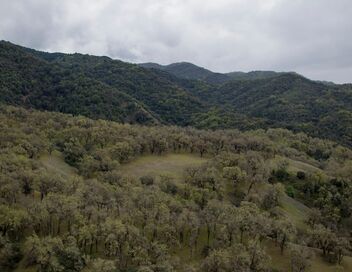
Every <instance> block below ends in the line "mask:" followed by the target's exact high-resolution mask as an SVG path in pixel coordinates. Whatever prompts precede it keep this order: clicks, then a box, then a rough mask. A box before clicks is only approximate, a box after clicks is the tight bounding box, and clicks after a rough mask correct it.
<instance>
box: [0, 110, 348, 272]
mask: <svg viewBox="0 0 352 272" xmlns="http://www.w3.org/2000/svg"><path fill="white" fill-rule="evenodd" d="M0 120H1V121H0V150H1V152H0V169H1V174H0V234H1V235H0V266H1V269H2V270H11V269H13V268H14V267H16V266H18V264H19V263H21V265H23V266H25V267H35V268H36V269H38V271H81V270H82V269H86V271H87V270H88V271H99V270H101V271H140V272H141V271H193V270H194V271H209V272H210V271H225V272H226V271H271V263H270V257H269V256H268V254H267V252H266V250H265V243H266V242H267V241H272V242H273V243H274V244H276V245H277V247H278V248H280V250H281V252H282V253H285V252H286V251H287V250H290V252H291V256H292V260H291V266H292V271H305V269H306V268H307V267H309V263H310V260H311V255H310V251H307V250H306V249H305V246H306V245H308V246H309V247H315V248H319V249H321V250H322V254H324V255H325V256H326V258H327V259H328V260H329V261H331V262H335V263H341V262H342V260H343V256H344V255H346V254H349V253H348V252H349V250H350V243H349V240H348V239H350V236H349V234H348V233H346V232H344V230H345V229H344V225H343V218H348V217H350V212H351V211H350V209H351V198H350V195H351V194H349V193H348V192H349V191H347V190H350V188H351V186H350V182H351V181H350V177H349V176H348V175H346V173H347V172H349V170H348V169H347V168H348V167H350V165H351V160H352V152H351V150H349V149H347V148H344V147H341V146H338V145H336V144H334V143H333V142H329V141H323V140H318V139H314V138H311V137H309V136H306V135H304V134H294V133H292V132H289V131H287V130H282V129H271V130H268V131H262V130H259V131H250V132H246V133H241V132H239V131H235V130H224V131H214V132H212V131H202V130H196V129H192V128H178V127H167V126H164V127H163V126H159V127H144V126H137V125H127V124H125V125H123V124H118V123H114V122H109V121H104V120H97V121H93V120H91V119H88V118H85V117H72V116H69V115H64V114H60V113H49V112H37V111H27V110H24V109H21V108H14V107H1V109H0ZM58 153H59V154H62V155H63V157H64V159H65V161H66V162H67V164H69V165H70V166H72V167H74V168H75V169H77V172H76V173H73V174H67V173H60V171H59V170H52V171H50V169H48V168H46V167H45V165H43V163H42V161H41V156H42V155H43V154H53V155H55V154H58ZM166 153H193V154H198V155H199V156H203V157H206V158H208V162H207V163H204V164H203V165H200V166H196V167H189V168H187V169H185V171H184V175H183V178H182V179H181V180H176V179H175V178H173V177H171V176H167V175H166V176H165V175H164V176H160V177H154V176H148V175H147V176H142V177H140V178H133V177H131V176H126V175H125V174H124V172H123V171H121V166H122V165H123V164H125V163H128V162H129V161H131V160H133V159H134V158H136V157H139V156H142V155H145V154H154V155H163V154H166ZM278 157H285V158H287V159H299V160H301V161H306V162H309V163H311V164H312V165H316V166H317V167H318V168H319V169H320V171H321V173H322V174H320V175H319V173H316V175H315V176H312V175H311V174H308V173H307V174H306V173H297V176H296V177H292V174H290V173H286V172H285V171H287V163H285V162H282V163H281V164H279V165H278V166H276V165H275V166H272V163H271V162H272V161H273V160H275V159H276V158H278ZM332 166H333V167H332ZM346 171H347V172H346ZM285 173H286V174H285ZM291 179H292V181H293V182H292V184H295V182H294V181H296V182H298V181H302V182H301V183H300V184H299V186H302V189H301V187H298V185H297V186H296V185H294V188H293V189H294V190H295V191H298V192H302V195H299V194H297V196H296V198H298V197H302V199H303V200H304V198H303V197H304V194H305V193H306V194H310V196H312V197H313V199H314V201H313V202H312V203H311V204H310V207H312V208H313V207H314V208H315V209H312V215H311V216H310V217H309V220H308V222H307V226H309V227H308V228H307V229H306V230H302V229H300V228H298V226H297V225H296V224H295V223H294V222H292V220H291V219H290V218H289V217H287V215H285V214H283V213H282V212H281V211H280V207H279V206H280V204H279V202H280V199H281V198H282V197H283V196H285V189H287V184H286V183H288V182H289V181H290V180H291ZM308 182H309V184H312V187H309V186H308V185H307V184H308ZM281 183H282V184H283V185H281ZM309 190H310V191H309ZM345 190H346V191H345ZM308 191H309V192H308ZM302 237H304V239H302ZM292 245H295V248H293V249H291V248H292ZM193 260H198V261H197V262H194V261H193Z"/></svg>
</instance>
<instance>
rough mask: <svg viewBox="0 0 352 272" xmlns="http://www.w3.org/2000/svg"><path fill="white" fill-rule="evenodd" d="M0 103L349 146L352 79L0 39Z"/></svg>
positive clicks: (93, 116)
mask: <svg viewBox="0 0 352 272" xmlns="http://www.w3.org/2000/svg"><path fill="white" fill-rule="evenodd" d="M0 94H1V96H0V101H1V102H2V103H5V104H11V105H16V106H23V107H27V108H34V109H39V110H48V111H59V112H64V113H71V114H74V115H85V116H87V117H90V118H93V119H107V120H114V121H119V122H127V123H139V124H146V125H153V124H165V125H168V124H169V125H180V126H194V127H197V128H204V129H218V128H220V129H227V128H238V129H240V130H248V129H257V128H263V129H267V128H271V127H273V128H277V127H281V128H287V129H290V130H293V131H297V132H299V131H302V132H305V133H308V134H309V135H312V136H319V137H321V138H327V139H332V140H335V141H337V142H339V143H342V144H344V145H347V146H352V127H351V124H352V85H351V84H344V85H338V84H326V83H324V82H316V81H312V80H309V79H307V78H304V77H303V76H300V75H298V74H296V73H275V72H266V71H257V72H250V73H242V72H234V73H228V74H219V73H213V72H211V71H209V70H207V69H204V68H201V67H198V66H196V65H194V64H190V63H185V62H182V63H176V64H171V65H167V66H162V65H158V64H153V63H149V64H141V65H136V64H130V63H126V62H122V61H119V60H113V59H111V58H108V57H97V56H90V55H83V54H63V53H46V52H40V51H36V50H33V49H28V48H24V47H21V46H18V45H14V44H12V43H9V42H4V41H2V42H0Z"/></svg>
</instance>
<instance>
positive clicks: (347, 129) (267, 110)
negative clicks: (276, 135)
mask: <svg viewBox="0 0 352 272" xmlns="http://www.w3.org/2000/svg"><path fill="white" fill-rule="evenodd" d="M193 91H195V90H193ZM196 95H197V96H199V97H201V98H202V99H204V100H207V101H208V102H209V103H210V102H211V103H213V104H217V105H223V107H224V108H227V109H232V110H235V111H236V112H240V113H242V114H245V115H246V116H247V117H250V118H253V117H255V118H260V119H262V120H265V123H266V125H265V126H266V127H267V126H270V127H285V128H288V129H293V130H296V131H304V132H306V133H309V134H310V135H314V136H320V137H321V135H324V137H327V138H330V139H335V140H337V141H340V142H343V143H345V144H348V145H350V144H351V143H352V128H351V125H350V124H351V123H352V88H351V85H334V86H328V85H326V84H322V83H317V82H314V81H311V80H308V79H306V78H304V77H302V76H299V75H297V74H284V75H281V76H279V77H275V78H271V79H262V80H252V81H231V82H228V83H226V84H224V85H222V86H220V87H218V88H212V89H209V90H207V91H204V90H203V91H201V92H198V93H197V94H196Z"/></svg>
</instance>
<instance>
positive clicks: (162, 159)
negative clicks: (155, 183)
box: [121, 154, 207, 179]
mask: <svg viewBox="0 0 352 272" xmlns="http://www.w3.org/2000/svg"><path fill="white" fill-rule="evenodd" d="M206 161H207V159H205V158H201V157H199V156H195V155H189V154H167V155H162V156H152V155H148V156H142V157H140V158H137V159H136V160H134V161H132V162H130V163H128V164H125V165H123V166H122V168H121V170H122V172H123V174H125V175H129V176H133V177H141V176H143V175H152V176H154V177H156V176H159V175H169V176H172V177H174V178H175V179H180V178H182V175H183V171H184V169H185V168H187V167H190V166H196V165H201V164H202V163H205V162H206Z"/></svg>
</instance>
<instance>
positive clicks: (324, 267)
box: [265, 241, 352, 272]
mask: <svg viewBox="0 0 352 272" xmlns="http://www.w3.org/2000/svg"><path fill="white" fill-rule="evenodd" d="M265 250H266V252H267V254H269V256H270V258H271V262H272V268H274V269H276V270H277V271H290V268H289V267H290V258H291V257H290V252H289V250H288V249H286V250H285V251H284V254H281V252H280V248H279V247H278V246H276V245H275V243H274V242H273V241H266V242H265ZM311 250H312V251H314V258H313V260H312V266H311V267H310V268H309V270H308V272H337V271H341V270H337V267H336V265H334V264H331V263H328V262H327V261H325V260H324V259H323V258H322V256H321V252H320V251H319V250H316V249H311ZM341 266H342V267H343V269H344V270H342V271H345V272H350V271H352V257H348V256H347V257H344V259H343V261H342V265H341Z"/></svg>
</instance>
